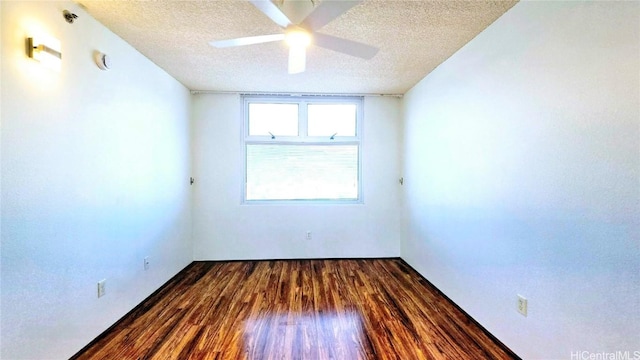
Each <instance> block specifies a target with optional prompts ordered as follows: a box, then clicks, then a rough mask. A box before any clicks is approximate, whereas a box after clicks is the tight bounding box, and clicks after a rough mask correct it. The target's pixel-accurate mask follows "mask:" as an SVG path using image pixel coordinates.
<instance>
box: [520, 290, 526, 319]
mask: <svg viewBox="0 0 640 360" xmlns="http://www.w3.org/2000/svg"><path fill="white" fill-rule="evenodd" d="M518 312H519V313H520V314H522V316H527V298H525V297H524V296H522V295H520V294H518Z"/></svg>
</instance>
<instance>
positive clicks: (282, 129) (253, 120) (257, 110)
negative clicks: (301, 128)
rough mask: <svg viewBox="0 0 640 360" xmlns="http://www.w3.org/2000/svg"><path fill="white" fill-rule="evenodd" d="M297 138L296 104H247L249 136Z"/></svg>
mask: <svg viewBox="0 0 640 360" xmlns="http://www.w3.org/2000/svg"><path fill="white" fill-rule="evenodd" d="M271 135H274V136H298V104H260V103H250V104H249V136H271Z"/></svg>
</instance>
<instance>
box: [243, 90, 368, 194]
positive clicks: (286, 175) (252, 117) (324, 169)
mask: <svg viewBox="0 0 640 360" xmlns="http://www.w3.org/2000/svg"><path fill="white" fill-rule="evenodd" d="M243 105H244V119H245V130H244V150H245V151H244V154H245V184H244V200H245V202H249V203H256V202H273V201H293V202H298V201H300V202H309V201H316V202H317V201H319V202H323V201H324V202H327V201H329V202H341V203H358V202H361V200H362V193H361V188H362V187H361V178H360V157H361V146H360V136H361V126H362V98H359V97H320V96H318V97H313V96H311V97H290V96H275V97H273V96H271V97H266V96H244V97H243Z"/></svg>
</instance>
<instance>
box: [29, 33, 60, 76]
mask: <svg viewBox="0 0 640 360" xmlns="http://www.w3.org/2000/svg"><path fill="white" fill-rule="evenodd" d="M27 50H28V54H29V57H30V58H32V59H34V60H36V61H38V62H40V64H42V65H43V66H45V67H47V68H50V69H53V70H56V71H60V65H61V63H62V53H61V52H60V41H59V40H57V39H53V38H50V39H46V40H45V39H43V38H37V37H31V38H28V39H27Z"/></svg>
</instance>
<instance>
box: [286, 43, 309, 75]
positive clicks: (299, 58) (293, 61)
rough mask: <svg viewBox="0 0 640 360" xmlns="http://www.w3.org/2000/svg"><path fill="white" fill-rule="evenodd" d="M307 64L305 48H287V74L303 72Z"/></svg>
mask: <svg viewBox="0 0 640 360" xmlns="http://www.w3.org/2000/svg"><path fill="white" fill-rule="evenodd" d="M306 62H307V48H306V47H305V46H291V47H290V48H289V74H298V73H301V72H304V70H305V68H306Z"/></svg>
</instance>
